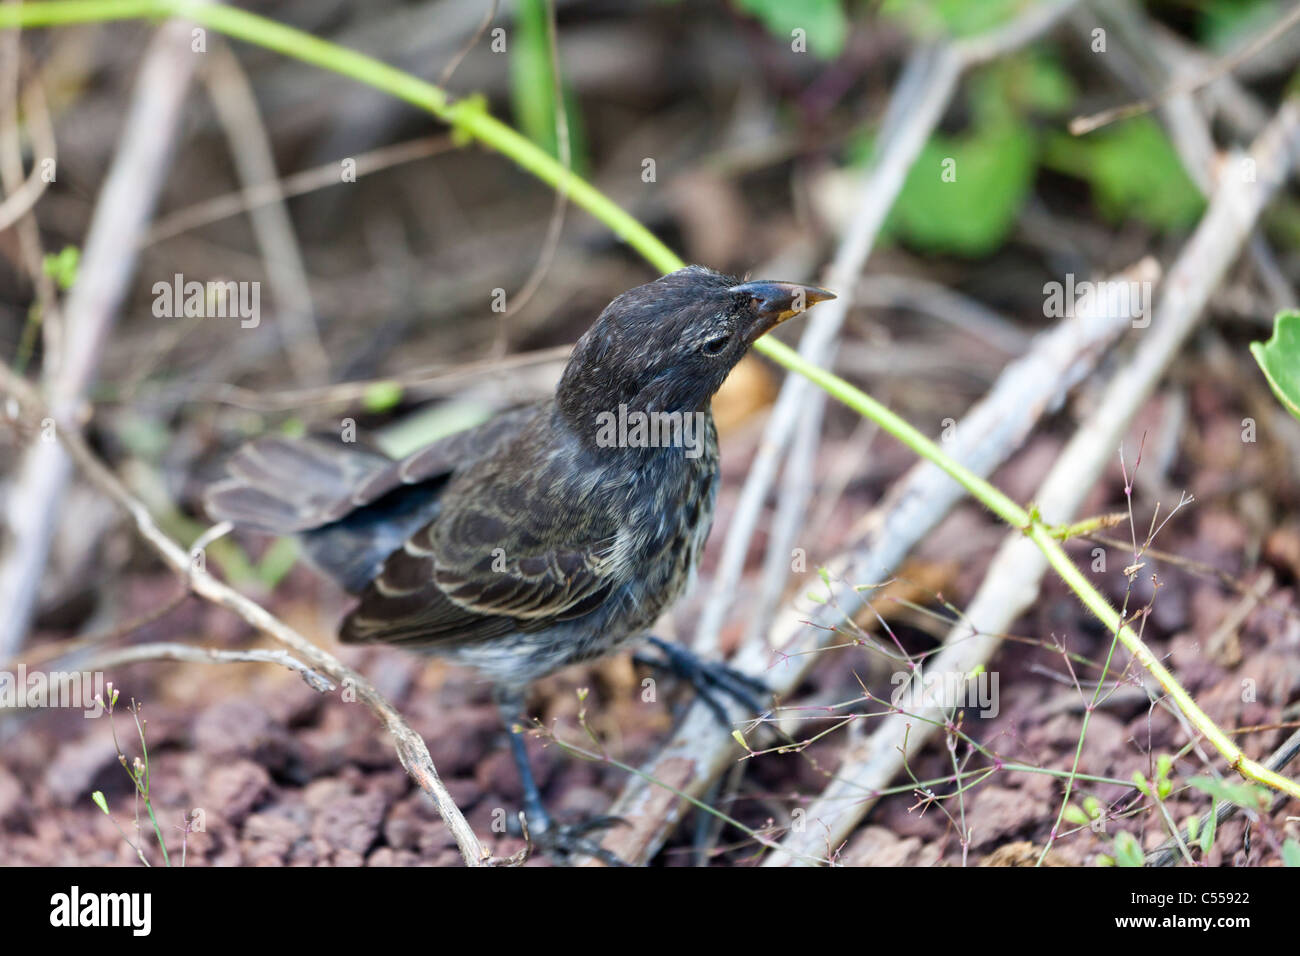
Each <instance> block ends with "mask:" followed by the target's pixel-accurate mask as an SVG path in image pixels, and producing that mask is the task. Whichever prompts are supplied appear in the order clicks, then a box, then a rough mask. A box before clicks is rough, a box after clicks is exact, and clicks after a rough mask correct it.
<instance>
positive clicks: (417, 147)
mask: <svg viewBox="0 0 1300 956" xmlns="http://www.w3.org/2000/svg"><path fill="white" fill-rule="evenodd" d="M455 148H456V147H455V144H454V143H453V142H452V141H451V137H450V136H448V135H447V134H445V133H440V134H438V135H437V136H422V137H420V138H419V139H413V140H409V141H408V142H405V143H397V144H395V145H393V146H382V147H380V148H379V149H375V150H371V151H370V152H368V153H362V154H361V155H360V156H357V157H355V158H356V166H355V167H354V168H353V172H354V173H355V174H356V178H357V179H361V178H362V177H364V176H369V175H370V174H371V173H377V172H379V171H380V170H383V169H389V168H390V167H393V166H401V165H402V164H404V163H410V162H414V161H415V160H417V159H427V158H429V157H430V156H437V155H439V154H440V153H446V152H449V151H450V150H452V149H455ZM349 158H351V157H349ZM341 162H342V160H334V161H333V162H329V163H324V164H322V165H320V166H313V167H312V168H311V169H304V170H303V171H301V172H297V173H294V174H292V175H290V176H285V177H284V178H283V179H281V180H278V181H276V182H272V183H262V184H261V185H259V186H249V187H247V188H245V189H241V190H239V191H238V192H233V193H226V194H224V195H221V196H214V197H213V198H211V199H205V200H203V201H202V202H197V203H195V204H194V205H192V206H186V207H185V208H184V209H178V210H176V211H175V212H173V213H169V214H168V215H166V216H163V217H162V218H160V219H158V220H157V221H155V222H154V224H153V226H152V227H150V229H149V231H148V233H146V234H145V236H144V238H143V239H142V240H141V244H142V245H145V246H150V245H153V244H155V243H158V242H162V241H163V240H164V239H170V238H172V237H173V236H178V235H180V234H181V233H183V232H189V231H190V230H191V229H197V228H199V227H200V226H206V225H208V224H209V223H213V222H220V221H221V220H222V219H229V218H230V217H231V216H238V215H239V214H240V213H244V212H248V211H250V210H252V209H255V208H257V207H258V206H264V205H266V204H267V203H273V202H281V201H283V200H285V199H292V198H293V197H294V196H302V195H305V194H306V193H310V192H315V191H316V190H318V189H324V188H325V187H326V186H337V185H340V184H341V183H343V181H344V180H343V178H342V175H341V169H342V166H341V165H340V163H341Z"/></svg>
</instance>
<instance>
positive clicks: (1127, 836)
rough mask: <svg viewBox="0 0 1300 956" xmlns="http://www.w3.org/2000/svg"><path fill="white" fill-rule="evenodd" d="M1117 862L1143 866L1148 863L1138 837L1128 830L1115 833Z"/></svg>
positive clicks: (1122, 864) (1123, 864) (1118, 863)
mask: <svg viewBox="0 0 1300 956" xmlns="http://www.w3.org/2000/svg"><path fill="white" fill-rule="evenodd" d="M1115 863H1116V864H1117V865H1119V866H1143V865H1145V863H1146V855H1145V854H1144V853H1143V852H1142V846H1141V844H1139V843H1138V841H1137V837H1135V836H1133V834H1131V833H1129V832H1128V831H1127V830H1120V831H1119V833H1116V834H1115Z"/></svg>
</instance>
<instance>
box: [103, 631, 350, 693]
mask: <svg viewBox="0 0 1300 956" xmlns="http://www.w3.org/2000/svg"><path fill="white" fill-rule="evenodd" d="M142 661H183V662H185V663H191V664H229V663H246V664H279V665H280V666H281V667H287V668H289V670H291V671H293V672H294V673H296V674H298V675H300V676H301V677H302V679H303V680H304V681H306V682H307V686H308V687H310V688H311V689H312V690H315V691H320V692H321V693H322V694H326V693H329V692H330V691H332V690H333V689H334V682H333V681H331V680H330V679H329V678H328V677H326V676H324V675H323V674H318V673H317V672H316V671H314V670H312V669H311V668H310V667H308V666H307V665H306V664H304V663H303V662H302V661H300V660H298V658H296V657H294V656H293V655H292V654H290V653H289V652H288V651H267V650H260V649H258V648H249V649H248V650H242V651H228V650H223V649H221V648H217V647H193V646H191V645H189V644H176V643H172V642H167V641H162V642H158V643H156V644H136V645H134V646H132V647H123V648H120V649H118V650H115V651H105V652H104V653H102V654H98V655H96V656H95V657H92V658H91V659H90V660H88V661H86V662H85V663H84V664H83V665H82V667H83V668H84V669H85V670H90V671H102V670H108V669H109V668H111V667H120V666H121V665H123V664H138V663H141V662H142Z"/></svg>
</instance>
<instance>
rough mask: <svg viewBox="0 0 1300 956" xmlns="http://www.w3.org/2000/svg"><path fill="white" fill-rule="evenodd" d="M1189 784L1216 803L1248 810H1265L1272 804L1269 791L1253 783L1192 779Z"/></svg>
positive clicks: (1205, 778) (1212, 778)
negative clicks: (1224, 803)
mask: <svg viewBox="0 0 1300 956" xmlns="http://www.w3.org/2000/svg"><path fill="white" fill-rule="evenodd" d="M1187 782H1188V783H1189V784H1190V785H1191V786H1193V787H1195V788H1196V789H1197V790H1200V791H1202V792H1204V793H1208V794H1209V795H1210V796H1212V797H1213V798H1214V799H1215V800H1216V801H1220V800H1222V801H1227V802H1228V803H1235V804H1236V805H1237V806H1239V807H1242V808H1244V809H1246V810H1263V809H1265V808H1266V807H1268V805H1269V804H1270V803H1271V802H1272V798H1271V797H1270V795H1269V791H1267V790H1265V789H1264V788H1263V787H1261V786H1259V785H1257V784H1253V783H1231V782H1229V781H1227V780H1218V779H1216V778H1214V777H1192V778H1191V779H1189V780H1188V781H1187Z"/></svg>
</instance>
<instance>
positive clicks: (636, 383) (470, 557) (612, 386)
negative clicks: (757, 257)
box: [206, 266, 831, 816]
mask: <svg viewBox="0 0 1300 956" xmlns="http://www.w3.org/2000/svg"><path fill="white" fill-rule="evenodd" d="M830 297H831V296H830V293H828V292H824V291H823V290H820V289H813V288H810V287H804V286H797V285H792V284H789V283H776V282H750V283H743V284H738V282H737V280H736V279H734V278H731V277H728V276H724V275H720V274H719V273H716V272H712V271H710V270H708V269H704V268H701V267H698V266H693V267H690V268H688V269H683V270H681V271H678V272H674V273H671V274H669V275H666V276H664V277H663V278H661V279H659V280H657V281H655V282H651V283H648V284H647V285H643V286H639V287H637V288H635V289H631V290H629V291H628V292H625V293H623V294H622V295H620V296H619V297H618V298H616V299H615V300H614V301H613V302H611V303H610V304H609V305H608V306H607V307H606V308H605V310H604V311H603V312H602V313H601V315H600V317H599V318H598V319H597V320H596V322H595V324H593V325H592V327H591V328H590V329H589V330H588V331H587V332H586V334H584V335H583V336H582V338H581V339H580V340H579V341H578V343H577V345H576V346H575V347H574V350H573V354H572V356H571V357H570V359H569V362H568V364H567V365H566V367H565V371H564V374H563V376H562V378H561V380H560V383H559V386H558V387H557V389H556V394H555V396H554V397H552V398H549V399H547V400H545V401H542V402H539V403H537V404H535V405H532V406H530V407H528V408H523V409H518V410H515V411H511V412H508V413H506V414H503V415H499V416H497V417H496V418H494V419H492V420H491V421H489V422H486V423H484V424H482V425H480V426H478V427H477V428H473V429H470V430H469V431H466V432H462V433H460V434H457V435H454V436H451V437H449V438H447V439H444V440H442V441H439V442H436V443H435V444H433V445H430V446H429V447H427V448H424V449H421V450H420V451H418V452H416V453H415V454H413V455H411V456H409V457H407V458H405V459H403V460H401V461H392V460H390V459H388V458H386V457H385V456H383V455H382V454H380V453H378V452H376V451H373V450H370V449H367V448H362V447H359V446H357V445H355V444H345V443H343V442H341V441H338V440H333V439H329V438H311V439H303V440H292V439H287V438H264V439H260V440H258V441H255V442H252V443H250V444H249V445H247V446H245V447H244V448H243V449H241V450H240V451H239V452H237V453H236V454H235V455H234V457H233V458H232V459H231V462H230V465H229V472H230V477H229V478H228V479H227V480H225V481H223V482H220V483H218V484H216V485H214V486H213V487H211V488H210V489H209V491H208V494H207V497H206V503H207V508H208V511H209V513H210V514H211V515H212V516H213V517H214V518H218V519H226V520H230V521H232V522H234V523H235V524H237V525H243V526H248V527H254V528H260V529H263V530H266V531H272V532H277V533H294V534H298V535H299V536H300V537H301V539H302V541H303V543H304V547H305V550H306V552H307V555H308V556H309V558H310V559H311V560H312V561H313V562H314V563H315V564H316V565H317V566H318V567H319V568H321V569H322V570H324V571H325V572H327V573H329V574H331V575H332V576H334V577H335V578H336V579H337V580H338V581H339V582H340V583H341V584H342V585H343V586H344V587H346V588H348V589H349V590H351V591H354V592H359V593H360V595H361V599H360V602H359V603H358V604H357V606H356V608H355V609H354V610H353V611H352V612H351V613H350V614H349V615H348V616H347V618H346V619H345V620H344V622H343V625H342V628H341V631H340V637H341V639H342V640H343V641H345V642H348V643H389V644H399V645H402V646H406V647H411V648H415V649H420V650H425V651H429V652H432V653H435V654H439V655H443V656H447V657H449V658H451V659H453V660H456V661H458V662H460V663H463V664H467V665H470V666H473V667H475V668H477V669H478V670H480V671H481V672H483V673H484V674H485V675H487V676H488V677H490V678H491V679H492V680H493V682H494V683H495V684H496V685H497V687H498V689H499V692H500V695H501V698H502V699H503V700H504V701H518V700H519V699H520V697H521V694H522V690H523V688H524V687H525V686H526V685H527V684H528V683H529V682H530V681H532V680H534V679H536V678H538V677H541V676H543V675H546V674H549V673H552V672H553V671H556V670H558V669H560V668H562V667H565V666H567V665H569V664H573V663H577V662H579V661H585V660H590V659H592V658H595V657H599V656H602V655H604V654H608V653H610V652H612V651H614V650H617V649H618V648H619V647H621V646H622V645H624V644H625V643H627V642H628V641H631V640H634V639H636V638H638V637H640V636H642V635H643V634H644V632H645V630H646V629H647V628H648V627H650V626H651V625H652V624H653V623H654V621H655V619H656V618H658V617H659V615H660V614H661V613H662V612H663V611H664V610H665V609H666V608H667V607H668V606H669V605H670V604H671V603H672V602H673V601H674V600H676V598H677V597H678V596H679V595H680V594H681V592H682V591H683V590H684V588H685V587H686V585H687V583H688V581H689V580H690V578H691V576H692V574H693V572H694V570H695V567H696V565H697V563H698V560H699V556H700V552H701V551H702V550H703V548H704V542H705V540H706V539H707V538H708V534H709V529H710V527H711V525H712V522H713V506H714V500H715V498H716V496H717V481H718V447H717V434H716V431H715V430H714V426H713V418H712V414H711V412H710V408H709V406H710V399H711V398H712V396H713V394H714V392H716V391H717V389H718V387H719V386H720V385H721V384H722V382H723V379H724V378H726V376H727V373H728V372H729V371H730V370H731V369H732V367H733V366H734V365H735V364H736V362H738V361H739V360H740V359H741V358H742V357H743V356H744V354H745V352H746V351H747V350H748V349H749V346H750V345H752V344H753V342H754V341H755V339H757V338H758V337H759V336H760V335H762V334H764V333H765V332H767V331H768V330H769V329H771V328H772V327H774V326H775V325H776V324H778V323H779V322H781V321H783V320H784V319H786V318H788V317H790V316H791V315H794V314H797V313H798V312H800V311H802V310H803V308H805V307H806V306H809V305H812V304H813V303H815V302H818V301H820V300H822V299H825V298H830ZM656 415H658V416H664V420H665V421H667V420H671V421H672V422H674V423H675V424H677V425H678V426H679V427H678V428H677V430H676V431H671V430H666V431H664V432H663V433H656V434H658V437H659V438H660V439H663V437H664V436H665V435H666V436H667V437H669V438H671V439H674V441H671V442H669V443H668V444H667V445H664V444H663V443H662V440H660V441H659V442H658V443H655V442H653V441H645V440H642V439H644V438H645V436H644V435H639V434H638V433H636V432H635V431H634V430H628V431H627V432H626V434H623V433H618V436H617V437H618V438H620V439H625V440H624V441H621V442H619V441H616V442H613V443H611V435H613V434H614V432H613V431H612V429H611V425H610V423H611V421H615V420H623V419H627V418H628V417H629V416H631V417H632V418H634V419H635V418H636V417H637V416H640V420H641V421H645V420H646V419H647V418H648V417H650V416H656ZM620 416H622V418H621V419H620ZM687 425H689V426H694V427H686V426H687ZM688 439H689V441H688ZM517 753H522V751H517ZM526 770H527V768H526V766H523V767H521V771H522V772H525V776H526ZM532 809H533V814H532V815H533V816H538V815H539V814H540V812H541V811H540V807H534V808H532Z"/></svg>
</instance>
